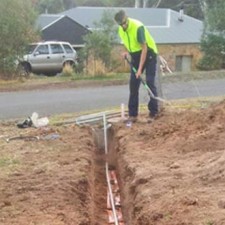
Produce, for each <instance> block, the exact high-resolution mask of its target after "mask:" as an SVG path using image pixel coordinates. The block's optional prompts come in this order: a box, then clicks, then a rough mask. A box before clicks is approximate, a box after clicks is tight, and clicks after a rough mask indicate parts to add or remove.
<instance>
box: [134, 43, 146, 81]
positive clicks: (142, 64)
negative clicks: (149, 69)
mask: <svg viewBox="0 0 225 225" xmlns="http://www.w3.org/2000/svg"><path fill="white" fill-rule="evenodd" d="M141 49H142V50H141V57H140V62H139V67H138V71H137V73H136V77H137V78H139V77H140V76H141V74H142V70H143V66H144V64H145V60H146V56H147V52H148V47H147V44H146V43H143V44H141Z"/></svg>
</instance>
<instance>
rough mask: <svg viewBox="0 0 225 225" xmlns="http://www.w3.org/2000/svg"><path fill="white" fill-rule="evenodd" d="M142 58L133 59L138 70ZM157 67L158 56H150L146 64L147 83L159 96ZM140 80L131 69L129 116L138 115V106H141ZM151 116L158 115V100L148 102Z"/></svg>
mask: <svg viewBox="0 0 225 225" xmlns="http://www.w3.org/2000/svg"><path fill="white" fill-rule="evenodd" d="M139 60H140V58H139V57H138V58H135V57H132V65H133V66H134V67H135V68H136V69H138V66H139ZM156 67H157V56H156V55H154V54H148V55H147V58H146V62H145V66H144V69H145V73H146V83H147V85H148V86H149V88H150V89H151V91H152V93H153V94H154V96H157V89H156V85H155V76H156ZM140 83H141V81H140V79H137V78H136V76H135V73H134V71H133V70H132V69H131V74H130V96H129V103H128V109H129V116H137V115H138V106H139V87H140ZM148 110H149V115H150V116H152V117H154V116H155V115H156V114H157V113H158V101H157V100H156V99H153V98H150V100H149V102H148Z"/></svg>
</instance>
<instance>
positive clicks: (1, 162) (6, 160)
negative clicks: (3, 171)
mask: <svg viewBox="0 0 225 225" xmlns="http://www.w3.org/2000/svg"><path fill="white" fill-rule="evenodd" d="M17 164H19V160H17V159H12V158H10V157H3V158H0V168H2V167H8V166H12V165H17Z"/></svg>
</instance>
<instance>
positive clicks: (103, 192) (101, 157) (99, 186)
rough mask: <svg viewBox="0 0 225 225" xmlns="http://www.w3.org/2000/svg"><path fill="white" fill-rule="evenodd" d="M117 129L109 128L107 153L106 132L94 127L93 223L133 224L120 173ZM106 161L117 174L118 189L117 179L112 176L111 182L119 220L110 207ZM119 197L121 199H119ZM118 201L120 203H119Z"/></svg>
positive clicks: (127, 197) (109, 168)
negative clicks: (129, 218) (130, 220)
mask: <svg viewBox="0 0 225 225" xmlns="http://www.w3.org/2000/svg"><path fill="white" fill-rule="evenodd" d="M115 132H116V131H115V130H114V128H113V127H110V128H108V129H107V149H108V153H107V154H105V142H104V132H103V129H102V128H97V129H93V138H94V142H95V145H96V147H97V149H96V152H95V156H94V163H93V164H94V174H93V176H94V185H93V193H94V205H95V206H94V209H95V210H94V216H93V218H94V223H93V224H99V225H100V224H119V225H123V224H131V223H130V222H128V221H129V220H128V216H129V213H128V212H127V210H128V209H129V210H131V208H130V207H131V206H129V205H126V204H125V200H126V199H129V198H130V197H129V196H128V195H127V193H126V192H125V191H124V190H123V182H124V181H122V177H123V176H122V175H121V174H120V170H119V168H120V165H119V164H118V163H119V160H118V158H117V151H118V149H117V148H116V146H117V145H116V141H115ZM106 162H107V163H108V171H109V174H110V173H114V172H115V175H116V181H117V182H118V185H117V186H118V189H116V188H115V180H113V179H112V177H110V183H111V187H112V192H113V199H114V203H115V209H116V214H117V222H116V221H115V219H114V215H113V210H112V207H111V206H110V207H109V201H110V198H109V190H108V185H107V178H106V171H107V169H106ZM118 199H119V200H118ZM118 201H119V203H120V204H118Z"/></svg>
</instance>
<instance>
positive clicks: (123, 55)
mask: <svg viewBox="0 0 225 225" xmlns="http://www.w3.org/2000/svg"><path fill="white" fill-rule="evenodd" d="M121 55H122V57H123V59H126V58H128V56H129V53H128V52H123V53H122V54H121Z"/></svg>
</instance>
